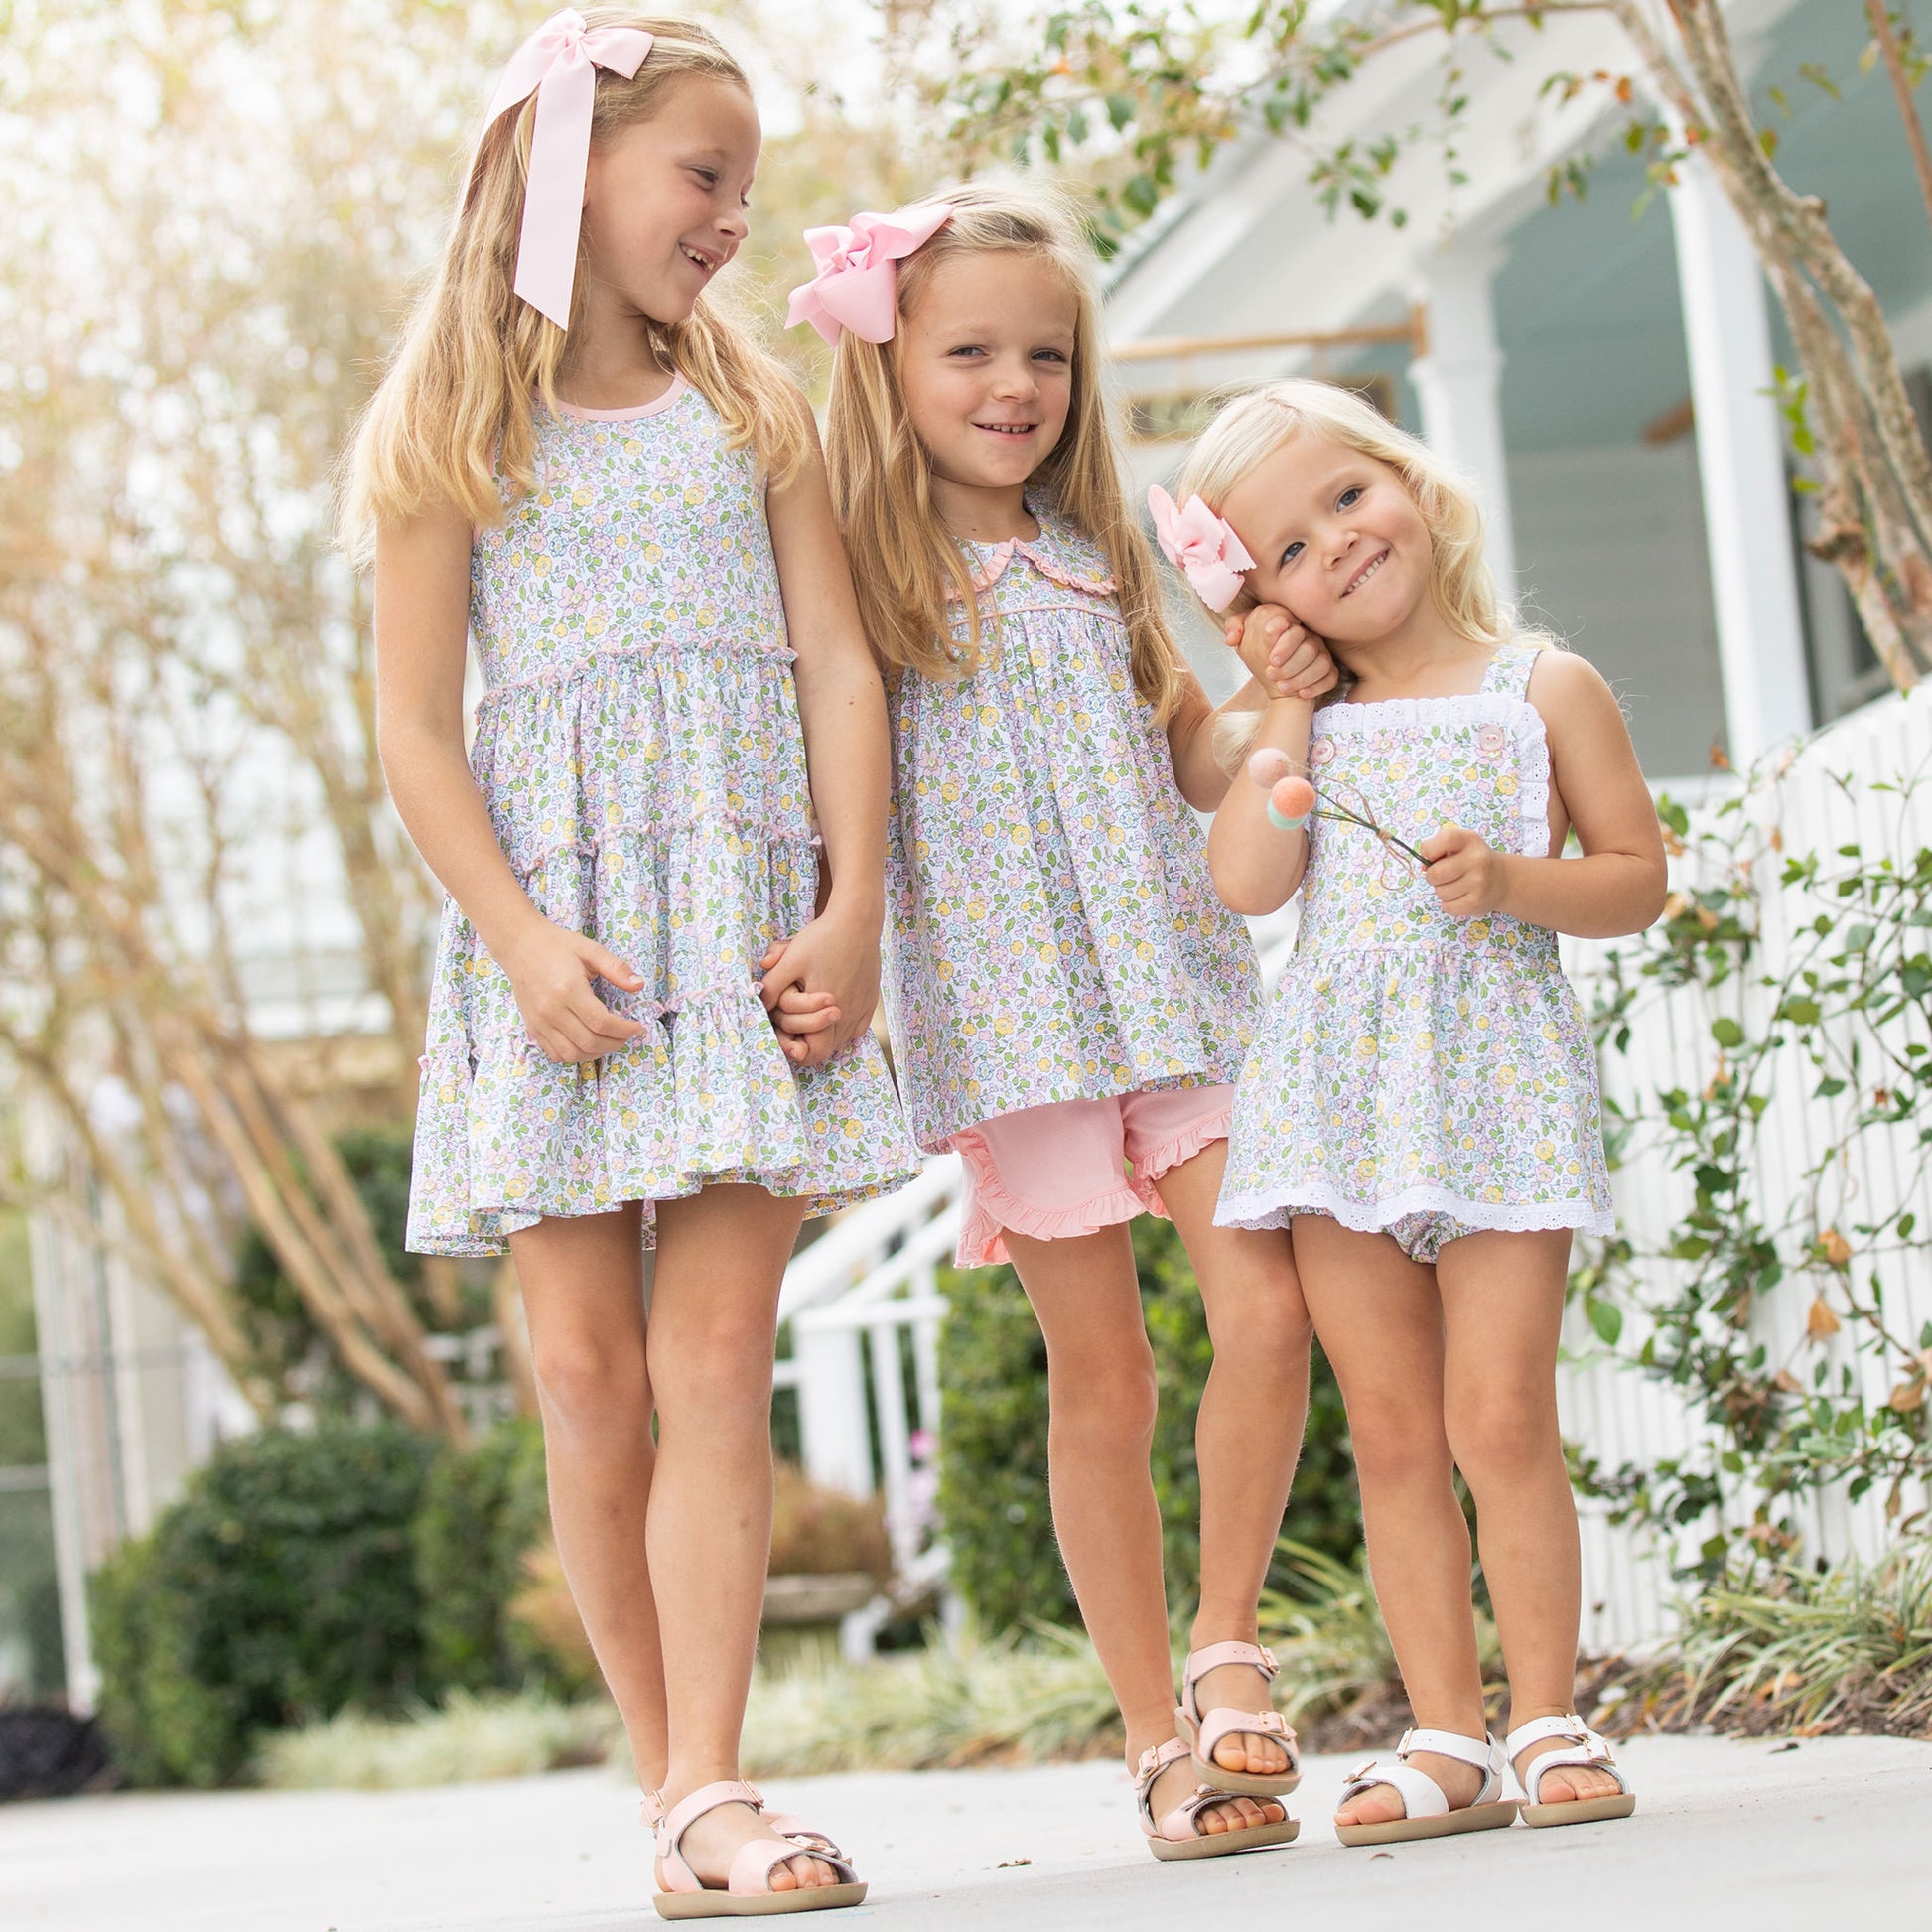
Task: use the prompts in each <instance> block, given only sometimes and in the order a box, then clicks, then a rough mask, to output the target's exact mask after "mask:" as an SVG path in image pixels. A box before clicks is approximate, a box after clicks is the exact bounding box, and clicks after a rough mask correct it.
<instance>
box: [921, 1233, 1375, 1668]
mask: <svg viewBox="0 0 1932 1932" xmlns="http://www.w3.org/2000/svg"><path fill="white" fill-rule="evenodd" d="M1134 1256H1135V1261H1136V1263H1137V1265H1138V1267H1139V1269H1140V1277H1141V1305H1142V1309H1143V1311H1144V1313H1145V1316H1146V1320H1147V1327H1148V1335H1149V1338H1150V1340H1151V1341H1152V1343H1153V1345H1154V1359H1155V1369H1156V1375H1157V1378H1158V1382H1159V1388H1160V1397H1161V1407H1160V1416H1159V1420H1158V1421H1157V1423H1156V1425H1155V1435H1154V1452H1153V1468H1154V1487H1155V1495H1156V1497H1157V1499H1158V1501H1159V1503H1160V1506H1161V1526H1162V1538H1163V1545H1164V1551H1165V1557H1166V1563H1167V1573H1168V1587H1169V1590H1170V1592H1171V1599H1172V1601H1173V1605H1174V1607H1175V1608H1177V1609H1183V1610H1184V1609H1187V1608H1191V1606H1192V1602H1193V1599H1194V1596H1195V1594H1196V1592H1197V1590H1198V1588H1199V1583H1200V1473H1199V1470H1198V1468H1197V1467H1196V1464H1195V1461H1194V1417H1195V1412H1196V1410H1197V1409H1198V1407H1199V1404H1200V1396H1201V1390H1202V1388H1203V1387H1204V1386H1205V1384H1206V1381H1207V1371H1208V1367H1209V1364H1210V1363H1211V1362H1212V1360H1213V1350H1212V1347H1211V1346H1210V1344H1209V1342H1208V1338H1207V1322H1206V1318H1205V1316H1204V1315H1203V1314H1202V1312H1201V1304H1200V1292H1199V1290H1198V1289H1197V1288H1196V1286H1195V1284H1194V1276H1193V1270H1192V1269H1191V1267H1190V1266H1189V1265H1188V1261H1187V1255H1186V1251H1185V1249H1184V1248H1183V1247H1182V1246H1181V1243H1180V1237H1179V1236H1178V1235H1177V1234H1175V1232H1174V1230H1173V1226H1172V1225H1171V1224H1170V1223H1168V1222H1166V1221H1159V1220H1155V1219H1154V1218H1153V1217H1151V1216H1143V1217H1142V1218H1141V1219H1140V1220H1138V1221H1136V1222H1135V1224H1134ZM945 1293H946V1299H947V1302H948V1305H949V1307H948V1312H947V1315H946V1323H945V1331H944V1337H943V1340H942V1343H941V1346H940V1351H939V1373H940V1385H941V1387H940V1395H941V1408H940V1414H941V1426H940V1442H941V1445H942V1448H941V1453H940V1470H939V1513H940V1517H941V1519H942V1521H943V1522H944V1524H945V1534H946V1540H947V1543H948V1545H949V1546H950V1548H951V1551H952V1580H953V1584H954V1587H956V1588H957V1589H958V1590H959V1592H960V1594H961V1595H962V1596H963V1597H964V1598H965V1600H966V1601H967V1602H968V1603H969V1604H971V1605H972V1607H973V1609H974V1611H975V1613H976V1614H977V1615H978V1617H979V1619H980V1622H981V1624H982V1626H983V1627H984V1628H986V1629H988V1630H1005V1629H1010V1628H1012V1627H1013V1626H1014V1625H1016V1624H1018V1623H1021V1622H1023V1621H1025V1620H1026V1619H1028V1618H1038V1619H1042V1620H1044V1621H1046V1622H1049V1623H1077V1622H1078V1620H1079V1617H1078V1612H1077V1610H1076V1608H1075V1606H1074V1601H1073V1591H1072V1587H1071V1586H1070V1585H1069V1584H1068V1582H1067V1579H1066V1572H1065V1571H1064V1569H1062V1567H1061V1565H1060V1560H1059V1551H1058V1547H1057V1546H1056V1544H1055V1543H1054V1540H1053V1533H1052V1514H1051V1509H1050V1506H1049V1503H1048V1500H1047V1490H1046V1345H1045V1343H1044V1342H1043V1341H1042V1340H1041V1339H1040V1334H1039V1328H1038V1325H1037V1323H1036V1322H1035V1320H1034V1315H1033V1310H1032V1309H1031V1307H1030V1306H1029V1305H1028V1302H1027V1298H1026V1293H1025V1291H1024V1290H1023V1289H1022V1288H1021V1286H1020V1278H1019V1277H1018V1276H1017V1275H1016V1274H1015V1273H1014V1272H1013V1270H1012V1269H1011V1268H999V1269H987V1270H981V1271H978V1272H976V1273H973V1274H970V1275H967V1274H954V1275H952V1276H950V1277H949V1278H948V1280H947V1283H946V1288H945ZM1286 1530H1287V1534H1288V1535H1289V1536H1291V1537H1292V1538H1294V1539H1295V1540H1296V1541H1297V1542H1299V1543H1303V1544H1306V1545H1309V1546H1310V1547H1311V1548H1313V1549H1316V1550H1320V1551H1324V1552H1327V1553H1329V1554H1331V1555H1334V1556H1337V1557H1348V1556H1350V1555H1352V1553H1353V1552H1354V1551H1355V1550H1356V1548H1357V1547H1358V1546H1359V1544H1360V1541H1361V1510H1360V1503H1359V1501H1358V1499H1357V1495H1356V1490H1355V1479H1354V1472H1353V1469H1352V1466H1351V1465H1350V1463H1349V1460H1348V1455H1347V1451H1346V1446H1345V1438H1344V1424H1343V1420H1342V1408H1341V1397H1340V1394H1339V1392H1338V1391H1337V1390H1336V1388H1335V1385H1334V1381H1333V1378H1332V1376H1331V1375H1330V1374H1329V1373H1328V1370H1327V1365H1326V1363H1325V1362H1323V1361H1322V1359H1321V1357H1320V1353H1319V1351H1318V1350H1317V1351H1316V1355H1315V1373H1314V1378H1313V1387H1312V1390H1311V1404H1310V1416H1309V1431H1308V1439H1307V1443H1306V1445H1305V1447H1304V1449H1303V1451H1302V1465H1301V1469H1300V1471H1299V1472H1298V1473H1297V1475H1296V1478H1295V1493H1294V1495H1293V1496H1292V1497H1291V1499H1290V1501H1289V1506H1288V1515H1287V1520H1286ZM1270 1582H1271V1584H1273V1585H1274V1586H1275V1587H1287V1586H1288V1584H1289V1582H1290V1577H1289V1573H1288V1572H1287V1570H1286V1569H1285V1568H1284V1567H1283V1566H1282V1562H1281V1560H1280V1559H1279V1558H1278V1560H1277V1570H1276V1571H1275V1572H1271V1573H1270Z"/></svg>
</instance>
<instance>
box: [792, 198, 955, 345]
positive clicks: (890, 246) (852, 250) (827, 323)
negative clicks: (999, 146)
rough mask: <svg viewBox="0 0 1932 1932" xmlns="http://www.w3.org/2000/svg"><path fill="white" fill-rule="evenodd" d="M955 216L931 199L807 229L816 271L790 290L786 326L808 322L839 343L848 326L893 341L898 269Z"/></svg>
mask: <svg viewBox="0 0 1932 1932" xmlns="http://www.w3.org/2000/svg"><path fill="white" fill-rule="evenodd" d="M951 219H952V206H951V204H950V203H947V202H933V203H930V204H928V205H926V206H923V207H909V208H900V209H899V210H898V211H897V213H894V214H855V215H854V216H853V217H852V225H851V227H849V228H842V227H831V228H807V229H806V230H805V246H806V247H808V248H809V249H810V250H811V251H812V259H813V260H814V261H815V262H817V263H818V273H817V274H816V275H814V276H813V277H812V279H811V280H810V281H809V282H807V283H805V285H804V286H803V287H802V288H795V289H793V290H792V292H791V312H790V313H789V314H788V315H787V316H786V317H785V327H786V328H787V329H793V328H796V327H797V325H798V324H799V323H801V322H809V323H810V324H811V326H812V327H813V328H814V329H816V330H817V331H818V333H819V334H820V335H821V336H823V337H824V338H825V340H826V341H827V342H828V343H830V344H831V345H833V347H835V348H836V347H837V346H838V341H839V331H840V330H841V329H849V330H851V331H852V333H853V334H854V335H855V336H859V337H863V338H864V339H865V341H867V342H869V343H884V342H890V341H891V340H892V336H893V332H894V330H895V329H897V326H898V269H897V266H896V264H897V263H898V262H901V261H903V260H904V259H905V257H906V256H907V255H909V254H911V252H912V251H913V250H914V249H915V248H922V247H924V245H925V244H926V243H927V242H928V241H930V240H931V239H932V237H933V236H934V235H935V234H937V233H938V232H939V230H940V229H941V228H943V227H944V226H945V225H946V223H947V222H948V221H950V220H951Z"/></svg>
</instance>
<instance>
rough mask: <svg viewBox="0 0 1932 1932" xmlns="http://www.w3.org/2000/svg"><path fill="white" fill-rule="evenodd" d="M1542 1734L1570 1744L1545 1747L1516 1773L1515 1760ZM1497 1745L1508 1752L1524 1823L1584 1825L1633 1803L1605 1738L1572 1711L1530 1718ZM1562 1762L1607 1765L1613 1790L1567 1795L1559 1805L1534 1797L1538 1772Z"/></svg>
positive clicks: (1626, 1811) (1623, 1813) (1617, 1814)
mask: <svg viewBox="0 0 1932 1932" xmlns="http://www.w3.org/2000/svg"><path fill="white" fill-rule="evenodd" d="M1546 1737H1562V1738H1565V1739H1567V1740H1568V1741H1569V1743H1570V1746H1571V1748H1570V1749H1569V1750H1562V1751H1545V1752H1544V1753H1543V1755H1542V1756H1541V1757H1537V1758H1532V1759H1531V1760H1530V1765H1529V1771H1528V1774H1527V1776H1525V1777H1519V1776H1518V1775H1517V1773H1516V1760H1517V1759H1518V1758H1519V1757H1521V1756H1522V1754H1523V1753H1524V1752H1525V1751H1526V1750H1528V1749H1529V1747H1530V1746H1531V1745H1532V1744H1540V1743H1542V1742H1543V1740H1544V1739H1545V1738H1546ZM1503 1749H1504V1750H1505V1751H1506V1752H1507V1753H1508V1756H1509V1764H1510V1771H1509V1782H1510V1788H1511V1789H1512V1790H1513V1791H1515V1792H1516V1793H1517V1794H1518V1797H1519V1800H1520V1802H1521V1804H1522V1807H1523V1823H1524V1824H1526V1825H1539V1826H1540V1825H1588V1824H1591V1823H1592V1822H1594V1821H1595V1820H1597V1819H1599V1818H1628V1817H1629V1816H1630V1814H1631V1813H1632V1812H1633V1811H1635V1810H1636V1808H1637V1799H1636V1794H1635V1793H1634V1792H1633V1791H1632V1790H1631V1789H1630V1781H1629V1780H1628V1779H1627V1778H1626V1777H1625V1776H1624V1775H1623V1773H1622V1772H1621V1771H1620V1770H1619V1769H1618V1768H1617V1762H1616V1754H1615V1753H1614V1752H1613V1751H1612V1750H1611V1749H1610V1747H1609V1745H1608V1743H1607V1742H1606V1741H1605V1740H1604V1739H1603V1738H1601V1737H1599V1736H1598V1735H1597V1734H1596V1732H1595V1731H1593V1730H1591V1729H1590V1727H1589V1726H1588V1725H1587V1724H1585V1723H1584V1721H1583V1719H1581V1718H1580V1717H1578V1716H1577V1714H1576V1713H1575V1712H1574V1711H1573V1712H1571V1713H1570V1715H1569V1716H1568V1717H1566V1718H1532V1719H1531V1720H1530V1721H1529V1723H1528V1724H1526V1725H1517V1726H1516V1728H1515V1729H1514V1730H1512V1731H1511V1732H1510V1733H1509V1736H1508V1739H1507V1740H1506V1741H1505V1743H1504V1745H1503ZM1565 1765H1574V1766H1576V1767H1578V1768H1580V1769H1587V1770H1591V1771H1607V1772H1608V1773H1609V1774H1610V1776H1611V1777H1613V1778H1614V1779H1615V1780H1616V1787H1617V1788H1616V1793H1615V1795H1614V1796H1613V1797H1608V1798H1571V1799H1568V1800H1566V1801H1565V1802H1564V1803H1563V1804H1560V1805H1546V1804H1544V1803H1543V1802H1542V1801H1541V1799H1540V1798H1539V1797H1538V1795H1537V1794H1538V1793H1539V1792H1540V1791H1541V1790H1542V1789H1543V1774H1544V1773H1545V1772H1546V1771H1555V1770H1561V1769H1562V1768H1563V1767H1564V1766H1565Z"/></svg>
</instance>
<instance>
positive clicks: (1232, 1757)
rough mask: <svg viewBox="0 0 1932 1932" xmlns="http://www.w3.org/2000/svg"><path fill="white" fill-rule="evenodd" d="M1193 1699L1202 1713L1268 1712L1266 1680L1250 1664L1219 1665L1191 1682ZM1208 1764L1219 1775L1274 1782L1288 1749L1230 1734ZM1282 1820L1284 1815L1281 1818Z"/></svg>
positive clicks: (1254, 1736)
mask: <svg viewBox="0 0 1932 1932" xmlns="http://www.w3.org/2000/svg"><path fill="white" fill-rule="evenodd" d="M1194 1698H1195V1702H1196V1704H1197V1705H1198V1707H1199V1709H1201V1710H1202V1711H1214V1710H1219V1709H1223V1708H1225V1709H1228V1710H1233V1711H1272V1710H1273V1709H1274V1708H1275V1707H1274V1700H1273V1699H1272V1698H1271V1697H1270V1696H1269V1692H1268V1676H1267V1673H1266V1672H1265V1671H1262V1670H1260V1669H1259V1668H1257V1667H1256V1666H1255V1665H1253V1664H1220V1665H1217V1666H1216V1667H1215V1668H1214V1669H1213V1670H1210V1671H1204V1672H1202V1674H1201V1675H1200V1676H1199V1677H1197V1678H1196V1679H1195V1680H1194ZM1208 1761H1209V1762H1210V1763H1213V1764H1218V1765H1219V1766H1220V1767H1221V1769H1222V1770H1223V1771H1234V1772H1238V1773H1240V1774H1242V1775H1244V1776H1247V1777H1256V1778H1278V1777H1281V1776H1283V1775H1284V1774H1285V1773H1286V1772H1287V1770H1288V1767H1289V1755H1288V1747H1287V1746H1286V1745H1285V1744H1284V1743H1283V1742H1282V1741H1281V1739H1280V1738H1278V1737H1271V1736H1268V1735H1267V1734H1266V1733H1264V1732H1262V1731H1258V1730H1231V1731H1229V1732H1228V1733H1227V1735H1226V1736H1224V1737H1222V1738H1221V1739H1220V1740H1219V1742H1217V1743H1216V1744H1215V1746H1214V1749H1213V1751H1212V1753H1211V1754H1210V1756H1209V1759H1208ZM1284 1816H1286V1814H1284ZM1270 1822H1271V1823H1272V1822H1273V1821H1272V1820H1271V1821H1270Z"/></svg>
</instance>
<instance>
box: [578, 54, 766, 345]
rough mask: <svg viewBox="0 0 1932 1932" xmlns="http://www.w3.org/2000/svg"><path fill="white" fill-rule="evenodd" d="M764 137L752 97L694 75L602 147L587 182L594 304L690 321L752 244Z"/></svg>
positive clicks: (733, 86)
mask: <svg viewBox="0 0 1932 1932" xmlns="http://www.w3.org/2000/svg"><path fill="white" fill-rule="evenodd" d="M761 138H762V137H761V134H760V131H759V117H758V115H757V113H756V112H755V111H754V109H753V107H752V102H751V98H750V96H749V95H748V94H747V93H746V92H745V90H744V88H742V87H740V86H738V85H736V84H735V83H734V82H732V81H730V80H724V79H714V78H713V77H712V76H710V75H709V74H691V75H688V76H686V77H684V78H681V79H679V80H677V81H675V82H674V83H672V84H671V85H670V86H668V87H667V88H666V89H665V91H664V93H663V96H662V98H661V99H660V100H659V101H658V102H657V103H656V104H655V110H654V111H653V112H652V113H651V114H650V116H649V117H648V118H647V119H645V120H641V121H634V122H632V123H631V124H630V125H629V126H628V127H626V128H624V129H623V130H622V131H621V132H620V133H619V134H618V135H617V136H616V137H615V138H613V139H612V140H610V141H608V142H605V143H601V144H599V145H598V146H595V147H593V149H592V151H591V158H590V166H589V169H588V171H587V173H586V175H585V179H584V236H585V241H586V244H587V249H588V262H589V278H588V279H589V281H590V284H591V293H592V298H593V300H603V301H611V302H615V303H616V304H617V305H618V306H620V307H621V308H622V309H626V310H629V311H632V312H634V313H636V314H639V315H644V316H648V317H649V318H650V320H651V321H653V322H657V323H666V324H668V323H677V322H682V321H684V320H685V318H686V317H688V316H689V315H690V313H691V311H692V309H693V308H694V307H695V306H696V304H697V300H698V297H699V296H701V295H702V294H703V293H704V292H705V290H706V288H707V287H709V285H710V283H711V281H712V278H713V277H714V276H715V275H716V274H717V273H718V271H719V270H720V269H721V268H723V267H724V265H725V264H726V263H727V262H728V261H730V260H731V258H732V257H733V256H734V255H735V254H737V253H738V248H739V244H740V243H741V242H742V241H743V240H744V239H745V234H746V227H747V222H746V206H747V198H748V197H749V196H750V194H751V192H752V176H753V173H754V171H755V170H756V169H757V167H758V159H759V141H760V139H761Z"/></svg>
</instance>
